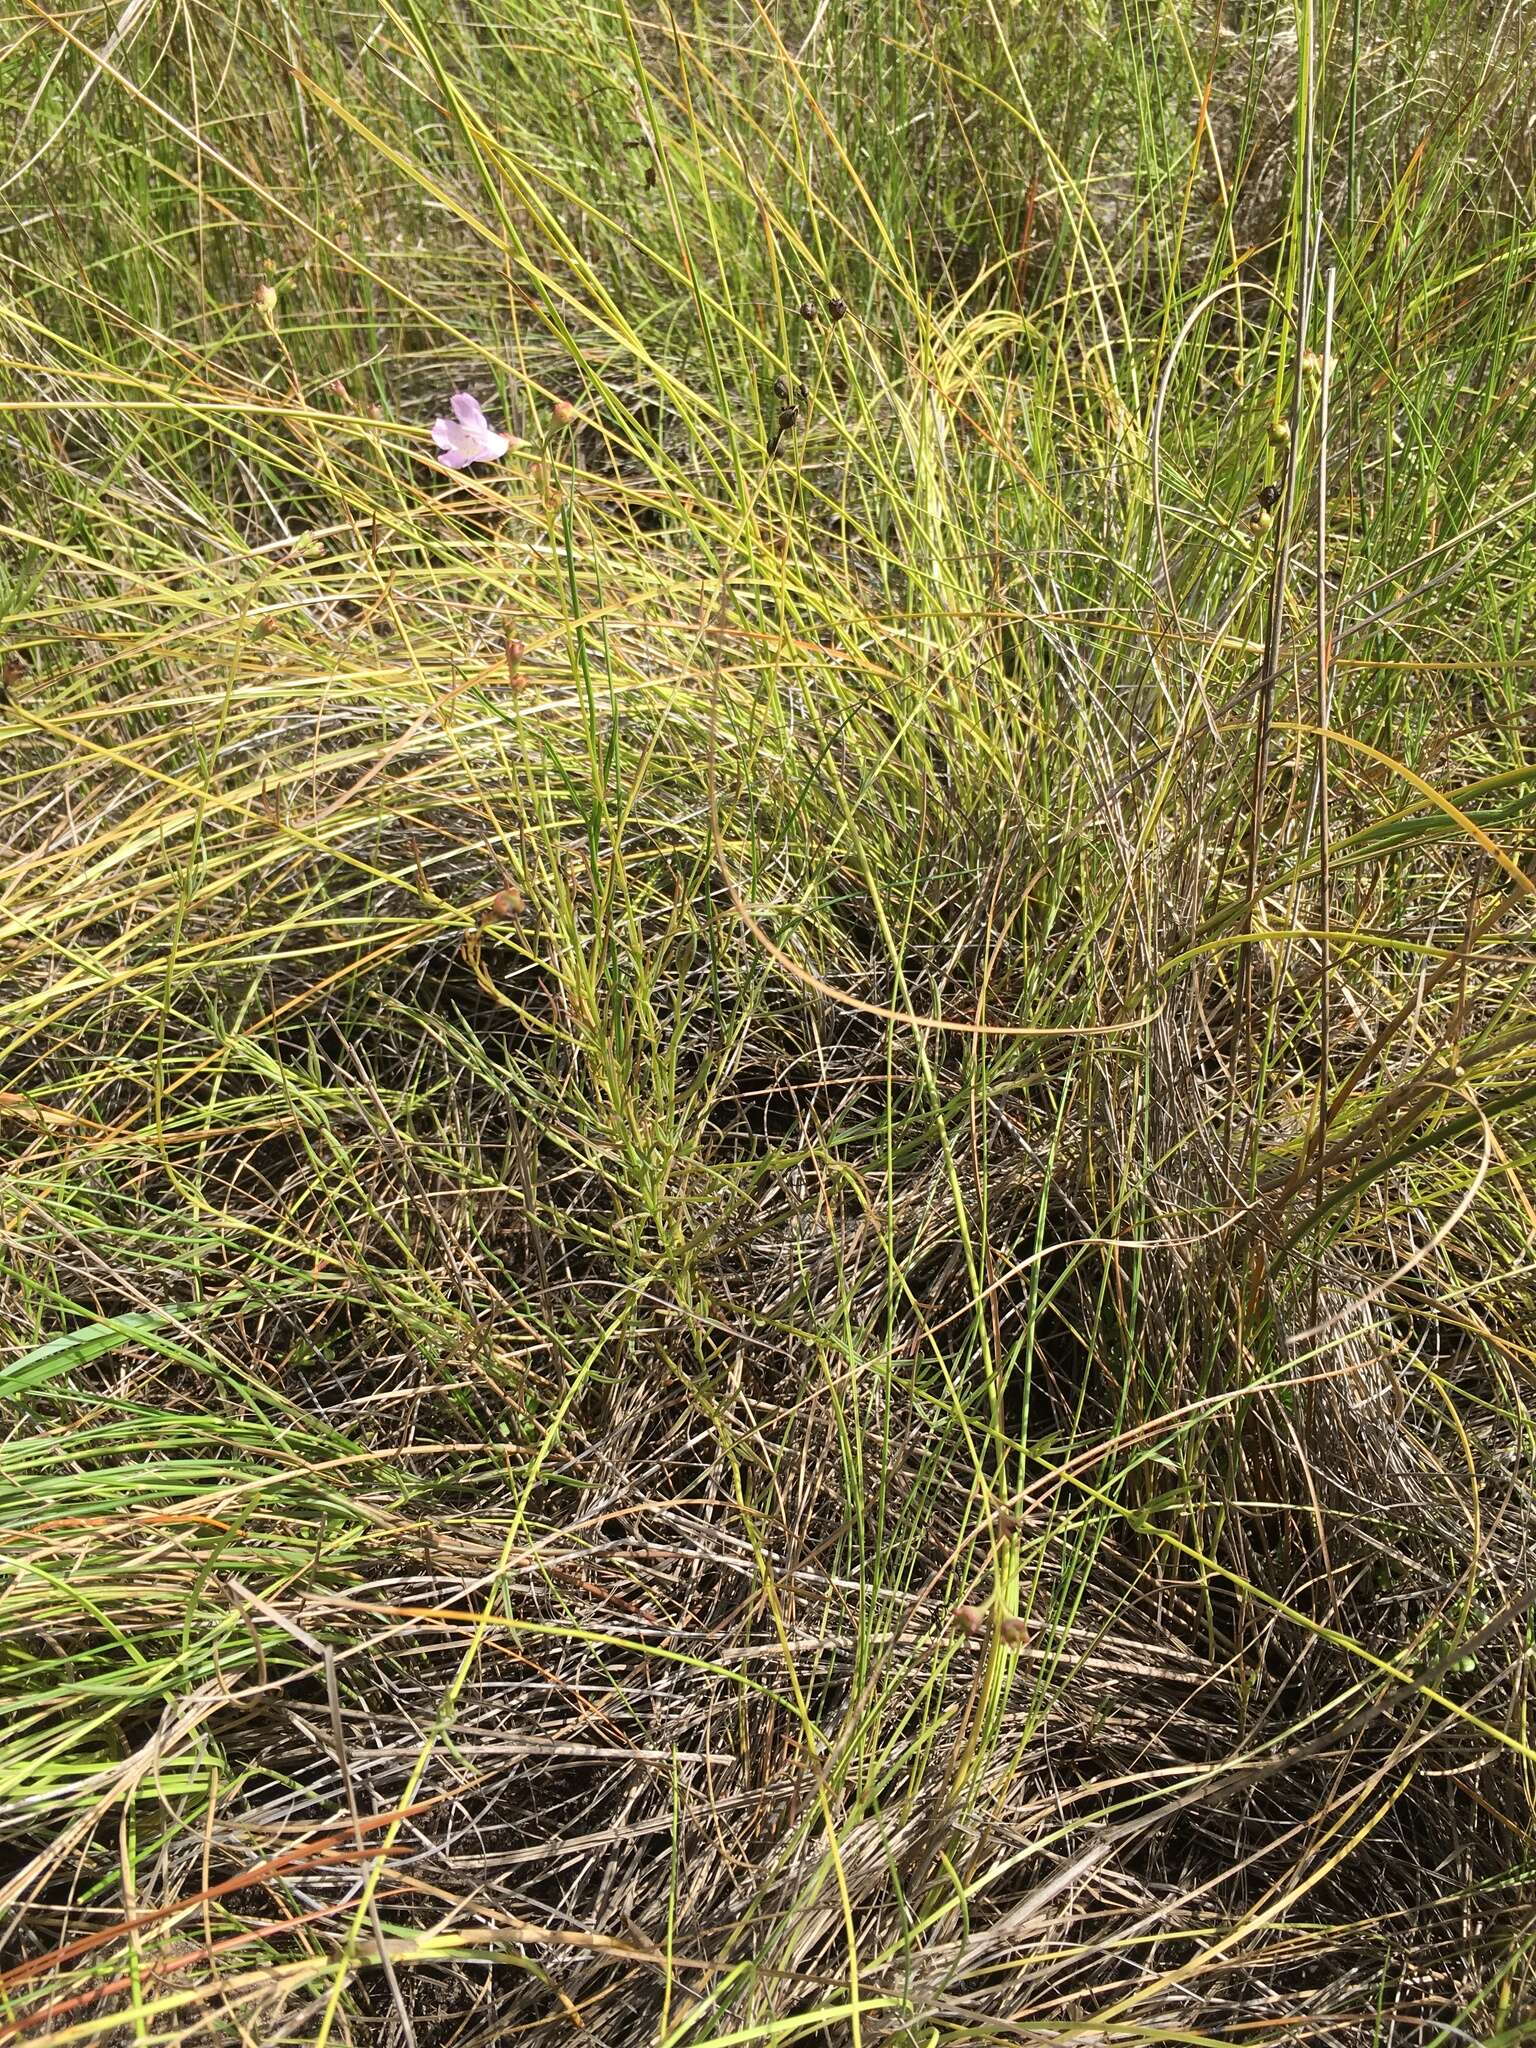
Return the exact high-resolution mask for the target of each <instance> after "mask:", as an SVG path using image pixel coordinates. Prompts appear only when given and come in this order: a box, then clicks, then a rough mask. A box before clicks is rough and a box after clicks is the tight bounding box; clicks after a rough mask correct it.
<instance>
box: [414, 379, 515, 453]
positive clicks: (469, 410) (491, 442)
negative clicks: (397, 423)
mask: <svg viewBox="0 0 1536 2048" xmlns="http://www.w3.org/2000/svg"><path fill="white" fill-rule="evenodd" d="M448 402H449V404H450V405H451V406H452V407H453V418H452V419H451V420H448V419H440V420H438V421H436V423H435V424H434V426H433V428H432V439H433V440H434V441H435V442H436V443H437V445H438V447H439V448H441V449H442V451H443V463H444V465H445V467H446V468H448V469H465V468H467V467H468V466H469V464H470V463H471V462H497V461H499V460H500V459H501V457H502V456H503V455H505V454H506V452H507V448H508V445H509V444H508V441H507V437H506V435H505V434H498V433H497V432H496V430H495V428H494V427H493V426H492V425H491V423H490V421H489V420H488V419H487V418H486V416H485V414H484V413H483V412H482V411H481V410H480V401H479V399H478V398H472V397H471V396H470V394H469V393H468V392H467V391H455V393H454V394H453V397H452V398H451V399H450V400H449V401H448Z"/></svg>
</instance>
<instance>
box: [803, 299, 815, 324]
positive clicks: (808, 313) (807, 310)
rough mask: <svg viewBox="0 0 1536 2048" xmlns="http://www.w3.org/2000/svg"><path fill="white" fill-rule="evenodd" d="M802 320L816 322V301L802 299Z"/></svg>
mask: <svg viewBox="0 0 1536 2048" xmlns="http://www.w3.org/2000/svg"><path fill="white" fill-rule="evenodd" d="M800 318H801V319H802V320H814V319H815V318H816V301H815V300H814V299H802V300H801V301H800Z"/></svg>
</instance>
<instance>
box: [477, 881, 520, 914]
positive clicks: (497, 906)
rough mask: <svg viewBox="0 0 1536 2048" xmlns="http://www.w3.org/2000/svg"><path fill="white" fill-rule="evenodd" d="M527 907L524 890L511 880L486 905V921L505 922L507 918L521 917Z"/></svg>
mask: <svg viewBox="0 0 1536 2048" xmlns="http://www.w3.org/2000/svg"><path fill="white" fill-rule="evenodd" d="M527 907H528V906H527V903H526V901H525V899H524V896H523V892H522V890H521V889H518V888H515V887H514V886H513V884H512V883H510V882H509V883H508V884H507V886H506V888H505V889H498V890H497V891H496V894H495V895H494V896H493V897H492V898H491V900H490V902H489V903H487V905H486V906H485V912H484V917H485V922H486V923H487V924H500V923H503V922H505V920H506V919H507V918H510V917H521V916H522V914H523V912H524V911H525V910H526V909H527Z"/></svg>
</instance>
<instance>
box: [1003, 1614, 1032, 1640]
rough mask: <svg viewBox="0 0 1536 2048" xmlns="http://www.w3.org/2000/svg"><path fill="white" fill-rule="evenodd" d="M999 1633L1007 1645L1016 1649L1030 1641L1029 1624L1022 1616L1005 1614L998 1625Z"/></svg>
mask: <svg viewBox="0 0 1536 2048" xmlns="http://www.w3.org/2000/svg"><path fill="white" fill-rule="evenodd" d="M997 1632H998V1634H999V1635H1000V1636H1001V1637H1002V1639H1003V1641H1004V1642H1005V1643H1011V1644H1012V1645H1013V1646H1014V1647H1015V1648H1017V1647H1018V1646H1019V1644H1021V1643H1027V1642H1028V1641H1029V1623H1028V1622H1027V1621H1026V1620H1025V1619H1024V1617H1023V1615H1022V1614H1005V1615H1004V1616H1003V1617H1002V1619H1001V1621H999V1623H998V1625H997Z"/></svg>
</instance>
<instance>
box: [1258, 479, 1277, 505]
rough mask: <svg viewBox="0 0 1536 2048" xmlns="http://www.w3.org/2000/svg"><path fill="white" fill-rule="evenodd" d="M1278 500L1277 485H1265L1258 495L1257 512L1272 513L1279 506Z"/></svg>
mask: <svg viewBox="0 0 1536 2048" xmlns="http://www.w3.org/2000/svg"><path fill="white" fill-rule="evenodd" d="M1280 498H1281V489H1280V486H1279V484H1266V485H1265V486H1264V488H1263V490H1262V491H1260V493H1259V510H1260V511H1261V512H1273V511H1274V509H1275V507H1276V506H1277V505H1278V504H1279V502H1280Z"/></svg>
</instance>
